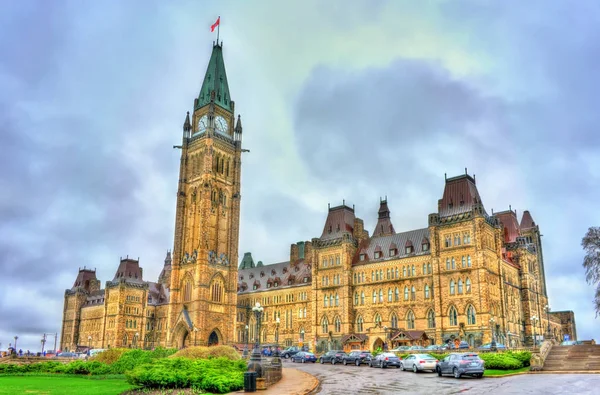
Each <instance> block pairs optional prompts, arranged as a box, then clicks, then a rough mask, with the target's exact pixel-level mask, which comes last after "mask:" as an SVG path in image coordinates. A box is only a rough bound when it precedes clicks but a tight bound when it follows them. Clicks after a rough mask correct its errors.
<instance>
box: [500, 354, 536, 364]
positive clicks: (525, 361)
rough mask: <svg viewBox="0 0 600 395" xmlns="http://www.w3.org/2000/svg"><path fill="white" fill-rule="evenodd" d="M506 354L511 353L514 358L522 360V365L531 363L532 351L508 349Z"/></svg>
mask: <svg viewBox="0 0 600 395" xmlns="http://www.w3.org/2000/svg"><path fill="white" fill-rule="evenodd" d="M504 354H506V355H509V356H511V357H513V358H514V359H516V360H518V361H520V362H521V364H523V366H522V367H526V366H529V365H530V361H531V352H530V351H516V352H513V351H507V352H505V353H504Z"/></svg>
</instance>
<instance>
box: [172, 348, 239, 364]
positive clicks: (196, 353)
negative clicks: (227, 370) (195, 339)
mask: <svg viewBox="0 0 600 395" xmlns="http://www.w3.org/2000/svg"><path fill="white" fill-rule="evenodd" d="M171 357H172V358H188V359H210V358H227V359H229V360H232V361H237V360H239V359H241V356H240V354H239V353H238V352H237V350H236V349H235V348H233V347H230V346H214V347H188V348H184V349H182V350H179V351H177V352H176V353H174V354H172V355H171Z"/></svg>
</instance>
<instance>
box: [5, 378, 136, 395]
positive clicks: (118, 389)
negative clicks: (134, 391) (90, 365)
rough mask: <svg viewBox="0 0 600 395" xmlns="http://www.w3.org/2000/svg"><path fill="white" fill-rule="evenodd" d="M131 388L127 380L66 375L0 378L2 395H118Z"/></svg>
mask: <svg viewBox="0 0 600 395" xmlns="http://www.w3.org/2000/svg"><path fill="white" fill-rule="evenodd" d="M131 388H133V387H132V386H131V385H130V384H129V383H127V381H125V379H113V378H111V379H98V378H88V377H73V376H64V375H43V376H0V395H5V394H6V395H8V394H10V395H13V394H31V395H36V394H39V395H58V394H60V395H118V394H120V393H122V392H124V391H127V390H128V389H131Z"/></svg>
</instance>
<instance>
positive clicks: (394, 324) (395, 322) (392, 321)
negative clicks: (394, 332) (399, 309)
mask: <svg viewBox="0 0 600 395" xmlns="http://www.w3.org/2000/svg"><path fill="white" fill-rule="evenodd" d="M390 324H391V327H392V328H398V317H397V316H396V313H392V318H391V319H390Z"/></svg>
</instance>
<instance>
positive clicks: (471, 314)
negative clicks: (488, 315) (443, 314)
mask: <svg viewBox="0 0 600 395" xmlns="http://www.w3.org/2000/svg"><path fill="white" fill-rule="evenodd" d="M476 323H477V319H476V317H475V308H474V307H473V306H471V305H469V307H467V324H468V325H475V324H476Z"/></svg>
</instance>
